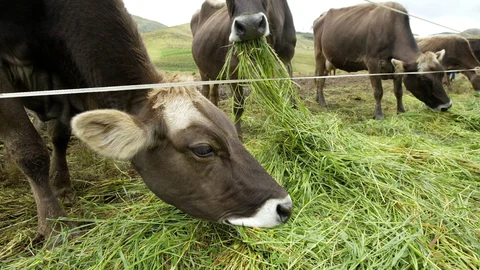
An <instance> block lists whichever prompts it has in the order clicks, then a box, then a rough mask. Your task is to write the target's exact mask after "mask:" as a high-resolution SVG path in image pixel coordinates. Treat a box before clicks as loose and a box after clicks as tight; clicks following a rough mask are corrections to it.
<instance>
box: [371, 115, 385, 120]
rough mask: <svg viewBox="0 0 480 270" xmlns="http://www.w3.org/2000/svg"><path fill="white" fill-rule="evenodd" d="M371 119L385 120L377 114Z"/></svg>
mask: <svg viewBox="0 0 480 270" xmlns="http://www.w3.org/2000/svg"><path fill="white" fill-rule="evenodd" d="M373 119H375V120H383V119H385V117H384V116H383V114H379V115H374V116H373Z"/></svg>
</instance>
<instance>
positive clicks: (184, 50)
mask: <svg viewBox="0 0 480 270" xmlns="http://www.w3.org/2000/svg"><path fill="white" fill-rule="evenodd" d="M143 39H144V42H145V45H146V46H147V50H148V53H149V54H150V57H151V59H152V61H153V62H154V63H155V65H157V67H158V68H160V69H161V70H166V71H182V72H196V71H197V70H198V69H197V66H196V65H195V62H194V61H193V57H192V33H191V31H190V25H189V24H183V25H177V26H173V27H168V28H163V29H159V30H157V31H154V32H151V33H147V34H145V35H143Z"/></svg>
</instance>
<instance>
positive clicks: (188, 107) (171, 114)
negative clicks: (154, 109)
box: [163, 96, 209, 134]
mask: <svg viewBox="0 0 480 270" xmlns="http://www.w3.org/2000/svg"><path fill="white" fill-rule="evenodd" d="M163 116H164V120H165V123H166V124H167V128H168V131H169V132H171V133H172V134H175V133H176V132H178V131H180V130H184V129H186V128H188V127H189V126H191V125H192V124H194V123H195V124H205V125H207V124H208V123H209V120H208V118H207V117H206V116H205V115H204V114H203V113H201V112H200V111H199V110H198V109H197V107H195V105H194V104H193V100H192V99H188V98H185V97H183V96H176V97H174V98H172V99H170V100H169V102H168V103H166V104H165V105H164V109H163Z"/></svg>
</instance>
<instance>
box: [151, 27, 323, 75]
mask: <svg viewBox="0 0 480 270" xmlns="http://www.w3.org/2000/svg"><path fill="white" fill-rule="evenodd" d="M143 37H144V41H145V44H146V46H147V50H148V53H149V54H150V57H151V58H152V60H153V62H154V63H155V64H156V65H157V66H158V67H159V68H160V69H162V70H166V71H181V72H198V69H197V66H196V65H195V62H194V61H193V58H192V50H191V46H192V33H191V31H190V25H189V24H183V25H178V26H174V27H168V28H163V29H159V30H157V31H154V32H151V33H147V34H144V35H143ZM297 38H298V41H297V47H296V49H295V56H294V58H293V71H294V73H295V74H313V72H314V70H315V60H314V51H313V35H312V34H309V33H298V35H297Z"/></svg>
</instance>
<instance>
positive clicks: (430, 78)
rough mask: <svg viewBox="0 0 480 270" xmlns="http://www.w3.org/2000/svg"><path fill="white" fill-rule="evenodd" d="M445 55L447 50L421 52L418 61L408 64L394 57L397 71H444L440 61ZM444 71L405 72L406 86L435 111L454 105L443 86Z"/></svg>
mask: <svg viewBox="0 0 480 270" xmlns="http://www.w3.org/2000/svg"><path fill="white" fill-rule="evenodd" d="M444 55H445V50H441V51H439V52H436V53H433V52H426V53H424V54H421V55H420V57H419V58H418V59H417V62H416V63H412V64H408V63H405V62H403V61H401V60H397V59H392V64H393V66H394V68H395V72H396V73H403V72H427V71H444V69H443V67H442V65H441V64H440V61H442V58H443V56H444ZM444 75H445V73H444V72H438V73H427V74H404V75H403V83H404V84H405V87H406V88H407V89H408V91H410V92H411V93H412V94H413V95H414V96H415V97H416V98H418V99H419V100H421V101H423V103H425V104H426V105H427V106H428V107H429V108H430V109H431V110H433V111H446V110H448V109H449V108H450V107H451V106H452V101H451V100H450V98H449V97H448V95H447V92H446V91H445V89H444V88H443V84H442V79H443V76H444Z"/></svg>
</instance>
